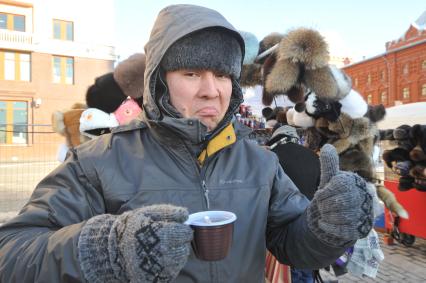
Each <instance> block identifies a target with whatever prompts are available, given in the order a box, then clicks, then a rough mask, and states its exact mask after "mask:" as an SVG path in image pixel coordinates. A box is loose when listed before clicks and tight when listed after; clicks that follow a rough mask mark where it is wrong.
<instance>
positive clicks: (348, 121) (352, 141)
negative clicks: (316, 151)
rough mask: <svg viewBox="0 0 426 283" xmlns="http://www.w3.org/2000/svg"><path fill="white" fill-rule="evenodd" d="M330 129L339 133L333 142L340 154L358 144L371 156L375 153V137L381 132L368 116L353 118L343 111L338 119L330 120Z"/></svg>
mask: <svg viewBox="0 0 426 283" xmlns="http://www.w3.org/2000/svg"><path fill="white" fill-rule="evenodd" d="M328 129H329V130H330V131H331V132H334V133H336V134H338V137H339V138H338V139H337V140H336V141H334V142H332V143H331V144H332V145H334V147H335V148H336V150H337V152H338V153H339V154H340V153H342V152H344V151H346V150H348V149H349V148H351V147H354V146H358V147H359V148H360V149H361V150H362V151H363V152H365V153H366V154H367V155H368V156H370V155H371V154H372V153H373V145H374V141H375V137H376V136H377V135H378V133H379V131H378V129H377V126H376V125H375V124H374V123H372V122H371V121H370V120H369V119H368V118H366V117H362V118H358V119H352V118H351V117H349V115H347V114H346V113H341V114H340V116H339V119H338V120H337V121H335V122H329V124H328Z"/></svg>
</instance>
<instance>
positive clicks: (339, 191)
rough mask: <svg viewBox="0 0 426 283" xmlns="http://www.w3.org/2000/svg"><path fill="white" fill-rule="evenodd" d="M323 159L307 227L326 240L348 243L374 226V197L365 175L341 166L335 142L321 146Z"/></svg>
mask: <svg viewBox="0 0 426 283" xmlns="http://www.w3.org/2000/svg"><path fill="white" fill-rule="evenodd" d="M320 163H321V179H320V186H319V190H318V191H317V192H316V193H315V195H314V198H313V200H312V202H311V204H310V206H309V207H308V209H307V217H308V219H307V220H308V227H309V229H310V230H311V231H312V232H313V233H314V234H315V235H316V236H317V238H318V239H319V240H321V241H323V242H324V243H326V244H328V245H330V246H333V247H347V246H348V245H350V244H353V243H354V242H355V241H356V240H357V239H360V238H364V237H366V236H367V235H368V232H369V231H370V230H371V228H372V225H373V219H374V217H373V208H372V202H373V198H372V196H371V195H370V194H369V192H368V190H367V185H366V182H365V180H364V179H363V178H361V177H360V176H358V175H357V174H355V173H350V172H346V171H340V170H339V157H338V155H337V151H336V149H335V148H334V147H333V146H332V145H330V144H326V145H324V146H323V147H322V149H321V153H320Z"/></svg>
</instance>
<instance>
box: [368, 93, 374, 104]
mask: <svg viewBox="0 0 426 283" xmlns="http://www.w3.org/2000/svg"><path fill="white" fill-rule="evenodd" d="M372 102H373V95H372V94H369V95H367V103H368V104H371V103H372Z"/></svg>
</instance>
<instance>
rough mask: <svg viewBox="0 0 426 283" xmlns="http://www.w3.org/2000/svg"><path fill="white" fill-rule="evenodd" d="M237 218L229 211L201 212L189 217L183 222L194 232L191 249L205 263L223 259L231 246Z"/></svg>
mask: <svg viewBox="0 0 426 283" xmlns="http://www.w3.org/2000/svg"><path fill="white" fill-rule="evenodd" d="M235 220H237V216H236V215H235V214H234V213H232V212H229V211H202V212H197V213H193V214H191V215H189V217H188V220H187V221H186V222H185V223H186V224H188V225H190V226H191V228H192V229H193V230H194V239H193V240H192V243H191V244H192V248H193V250H194V253H195V256H196V257H197V258H199V259H201V260H205V261H216V260H221V259H224V258H225V257H226V256H227V254H228V252H229V249H230V248H231V244H232V237H233V233H234V222H235Z"/></svg>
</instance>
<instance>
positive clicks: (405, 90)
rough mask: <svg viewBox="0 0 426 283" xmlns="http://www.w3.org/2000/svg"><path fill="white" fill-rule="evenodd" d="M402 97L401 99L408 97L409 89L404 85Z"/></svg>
mask: <svg viewBox="0 0 426 283" xmlns="http://www.w3.org/2000/svg"><path fill="white" fill-rule="evenodd" d="M402 98H403V99H408V98H410V89H409V88H408V87H404V88H403V89H402Z"/></svg>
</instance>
